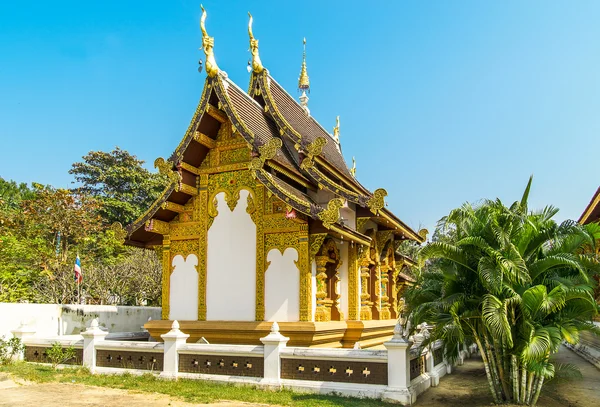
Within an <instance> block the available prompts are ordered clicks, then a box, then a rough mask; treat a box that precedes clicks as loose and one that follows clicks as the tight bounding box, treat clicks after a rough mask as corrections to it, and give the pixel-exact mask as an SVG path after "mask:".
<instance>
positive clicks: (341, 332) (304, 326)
mask: <svg viewBox="0 0 600 407" xmlns="http://www.w3.org/2000/svg"><path fill="white" fill-rule="evenodd" d="M172 323H173V321H166V320H162V321H148V322H147V323H146V324H145V325H144V328H146V329H147V330H148V332H150V336H151V337H152V338H154V339H155V340H157V341H161V339H160V335H162V334H165V333H167V332H168V331H169V330H170V329H171V325H172ZM395 324H396V321H392V320H387V321H331V322H280V323H279V329H280V332H281V333H282V335H284V336H287V337H289V338H290V341H289V342H288V346H306V347H320V348H353V347H354V346H355V344H356V343H357V342H359V343H360V346H361V347H362V348H369V347H373V346H378V345H381V344H382V343H384V342H386V341H388V340H389V339H390V338H391V337H392V335H393V331H394V325H395ZM179 325H180V327H181V330H182V331H183V332H185V333H186V334H189V335H190V338H189V339H188V341H187V342H188V343H195V342H198V341H199V340H200V339H201V338H202V337H204V338H205V339H206V340H207V341H208V342H210V343H220V344H236V345H238V344H239V345H241V344H244V345H260V344H261V342H260V338H262V337H265V336H267V335H268V334H269V332H270V330H271V325H272V322H252V321H179Z"/></svg>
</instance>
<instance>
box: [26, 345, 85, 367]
mask: <svg viewBox="0 0 600 407" xmlns="http://www.w3.org/2000/svg"><path fill="white" fill-rule="evenodd" d="M63 348H67V346H63ZM47 349H50V347H48V346H25V360H26V361H27V362H37V363H51V362H50V360H49V359H48V356H47V354H46V350H47ZM82 363H83V349H75V357H74V358H72V359H69V360H67V361H64V362H62V364H63V365H81V364H82Z"/></svg>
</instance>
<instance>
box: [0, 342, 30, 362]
mask: <svg viewBox="0 0 600 407" xmlns="http://www.w3.org/2000/svg"><path fill="white" fill-rule="evenodd" d="M23 349H25V346H23V343H22V342H21V339H19V338H10V339H8V340H7V339H4V336H3V337H2V338H0V365H8V364H10V363H12V361H13V360H14V358H15V356H16V355H17V354H18V353H20V352H22V351H23Z"/></svg>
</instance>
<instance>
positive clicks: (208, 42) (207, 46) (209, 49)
mask: <svg viewBox="0 0 600 407" xmlns="http://www.w3.org/2000/svg"><path fill="white" fill-rule="evenodd" d="M200 8H201V9H202V17H200V29H201V30H202V49H203V50H204V55H206V73H207V75H208V76H210V77H211V78H212V77H215V76H216V75H217V74H218V73H219V67H218V66H217V61H215V54H214V53H213V47H214V46H215V39H214V37H210V36H209V35H208V33H207V32H206V26H205V25H204V22H205V21H206V10H204V7H202V5H200Z"/></svg>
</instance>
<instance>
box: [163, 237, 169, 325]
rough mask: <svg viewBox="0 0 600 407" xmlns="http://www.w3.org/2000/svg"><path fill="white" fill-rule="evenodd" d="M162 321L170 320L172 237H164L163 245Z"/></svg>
mask: <svg viewBox="0 0 600 407" xmlns="http://www.w3.org/2000/svg"><path fill="white" fill-rule="evenodd" d="M161 251H162V259H161V260H162V319H169V311H170V309H169V293H170V288H171V236H170V235H164V236H163V243H162V250H161Z"/></svg>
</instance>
